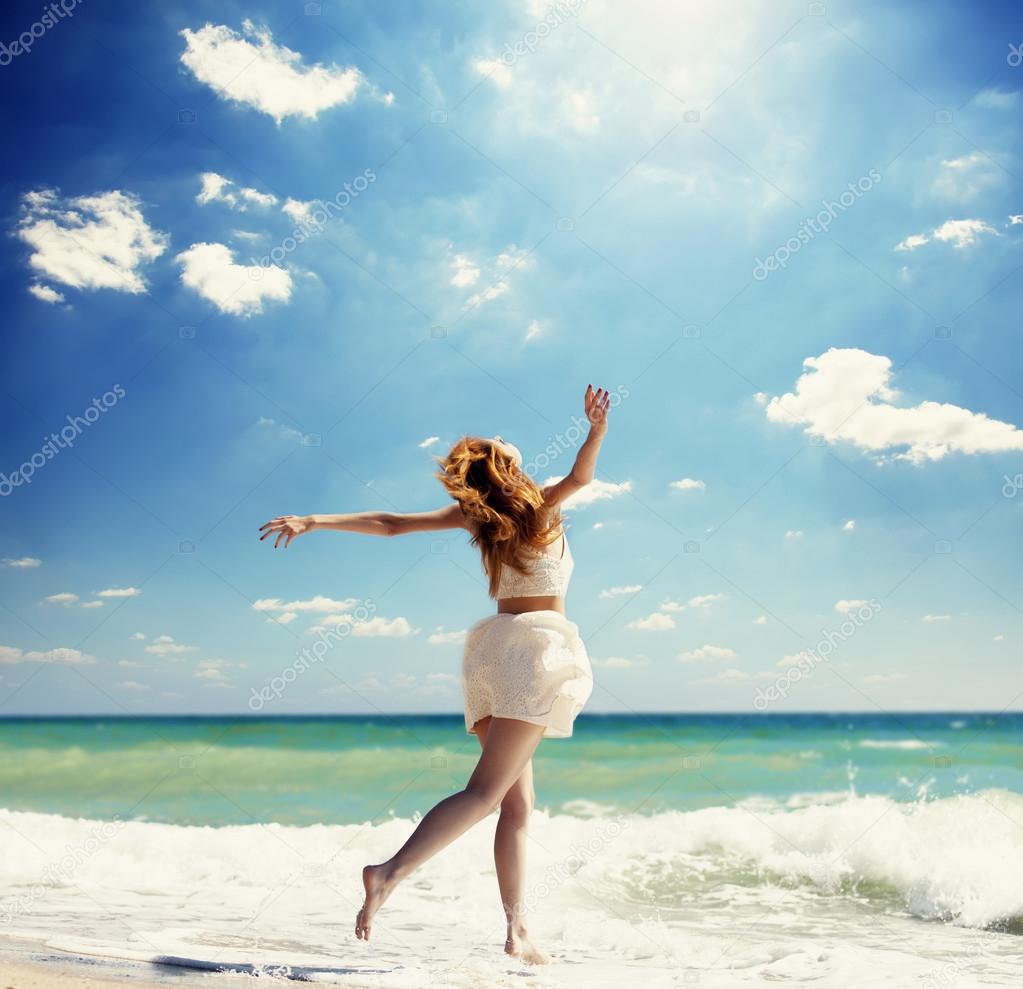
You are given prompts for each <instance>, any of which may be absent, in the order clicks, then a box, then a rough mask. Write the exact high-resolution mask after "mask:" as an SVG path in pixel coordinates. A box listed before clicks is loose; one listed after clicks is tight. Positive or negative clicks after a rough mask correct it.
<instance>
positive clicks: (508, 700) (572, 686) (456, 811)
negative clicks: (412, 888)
mask: <svg viewBox="0 0 1023 989" xmlns="http://www.w3.org/2000/svg"><path fill="white" fill-rule="evenodd" d="M584 405H585V411H586V417H587V419H588V420H589V422H590V430H589V435H588V436H587V438H586V441H585V442H584V443H583V445H582V447H581V448H580V450H579V453H578V455H577V456H576V461H575V464H574V465H573V467H572V470H571V471H570V472H569V473H568V475H567V476H565V477H564V478H562V479H561V480H560V481H558V482H556V483H553V484H549V485H547V486H546V487H544V488H541V487H540V486H539V485H537V484H536V483H535V482H534V481H533V480H532V478H530V477H529V476H528V475H527V474H526V473H525V471H523V469H522V454H521V453H520V452H519V450H518V448H517V447H515V446H514V445H513V444H511V443H508V442H507V441H506V440H504V439H503V438H502V437H500V436H494V437H493V438H490V439H484V438H480V437H465V438H463V439H461V440H459V442H458V443H456V444H455V446H454V447H453V449H452V450H451V452H450V453H449V454H448V455H447V457H446V458H444V459H443V460H440V458H438V461H439V463H440V467H441V469H440V470H439V471H438V473H437V475H436V476H437V477H438V478H439V479H440V481H441V483H442V484H443V485H444V487H445V489H446V490H447V491H448V493H449V494H450V495H451V497H452V498H453V499H454V504H452V505H448V506H446V507H445V508H441V509H438V510H437V511H433V512H420V513H416V514H411V515H400V514H395V513H391V512H358V513H355V514H349V515H306V516H295V515H284V516H281V517H279V518H275V519H273V520H272V521H270V522H267V523H266V524H265V525H263V526H261V528H260V531H261V532H263V535H262V536H260V541H262V540H264V539H266V538H267V537H269V536H274V535H275V534H276V537H275V539H274V544H273V545H274V548H276V547H277V546H279V545H280V544H281V542H282V540H283V542H284V546H285V548H287V546H288V545H289V543H290V542H291V540H292V539H294V538H295V537H296V536H300V535H302V534H304V533H306V532H312V531H314V530H317V529H337V530H340V531H343V532H362V533H369V534H371V535H380V536H396V535H403V534H405V533H409V532H424V531H432V530H437V529H466V530H467V531H468V532H469V533H470V534H471V536H472V540H471V541H472V544H473V545H474V546H477V547H478V548H479V550H480V553H481V555H482V564H483V570H484V573H485V574H486V575H487V578H488V581H489V593H490V596H491V597H492V598H494V599H496V600H497V613H496V614H494V615H490V616H488V617H486V618H484V619H482V620H480V621H478V622H476V624H475V625H473V626H472V627H471V628H470V629H469V631H468V632H467V633H466V639H465V648H464V651H463V655H462V692H463V695H464V699H465V728H466V731H467V732H468V733H469V734H473V735H476V736H477V737H478V739H479V742H480V745H481V746H482V749H483V753H482V755H481V756H480V759H479V762H478V763H477V764H476V768H475V769H474V770H473V773H472V776H471V777H470V778H469V782H468V783H467V784H466V786H465V789H464V790H462V791H460V792H459V793H455V794H452V795H451V796H450V797H447V798H445V799H444V800H442V801H441V802H440V803H439V804H437V805H436V806H435V807H434V808H433V809H432V810H431V811H430V812H429V813H428V814H427V815H426V816H425V817H423V819H422V820H421V821H420V822H419V825H418V826H417V827H416V830H415V831H414V832H413V834H412V836H411V837H410V838H409V839H408V841H406V842H405V844H404V845H403V846H402V847H401V848H400V849H399V850H398V851H397V852H396V853H395V854H394V855H393V856H392V857H391V858H389V859H388V860H387V861H386V862H382V863H380V864H378V865H367V866H366V867H365V868H364V869H363V870H362V881H363V885H364V886H365V888H366V899H365V902H364V903H363V906H362V909H361V910H360V911H359V913H358V916H357V917H356V920H355V933H356V936H357V937H358V938H360V939H364V940H367V941H368V940H369V935H370V930H371V927H372V922H373V916H374V914H375V913H376V912H377V910H378V909H379V908H380V907H381V905H382V904H383V903H384V901H385V900H386V899H387V897H388V896H390V894H391V893H392V892H393V891H394V888H395V886H397V885H398V883H399V882H401V880H402V879H404V878H406V877H407V876H408V875H409V874H410V873H411V872H413V871H414V870H415V869H416V868H418V867H419V866H420V865H422V864H423V863H424V862H425V861H426V860H427V859H429V858H431V857H432V856H433V855H436V853H437V852H439V851H440V850H441V849H442V848H444V847H445V846H447V845H448V844H450V843H451V842H452V841H453V840H454V839H455V838H457V837H458V836H459V835H460V834H462V833H463V832H465V831H466V830H468V829H469V828H470V827H472V825H474V824H476V823H477V822H479V821H481V820H482V819H483V818H484V817H486V816H487V815H488V814H490V813H491V812H492V811H493V810H494V809H495V808H497V807H498V806H500V809H501V812H500V817H499V819H498V822H497V831H496V834H495V837H494V861H495V864H496V866H497V880H498V886H499V888H500V892H501V902H502V905H503V907H504V911H505V917H506V920H507V924H508V932H507V940H506V941H505V949H504V950H505V951H506V952H507V953H508V954H510V955H515V956H516V957H519V958H522V959H523V960H524V961H527V962H531V963H538V962H545V961H547V960H548V959H547V956H546V955H544V954H543V953H542V952H541V951H540V950H539V949H538V948H536V947H535V945H534V944H533V943H532V942H531V941H530V938H529V935H528V933H527V931H526V923H525V917H524V914H523V883H524V880H525V857H526V825H527V821H528V818H529V814H530V811H531V810H532V807H533V801H534V793H533V766H532V757H533V752H534V751H535V749H536V747H537V745H538V744H539V742H540V739H541V738H543V737H549V738H567V737H569V736H571V734H572V726H573V722H574V720H575V717H576V715H578V713H579V712H580V710H582V708H583V706H584V705H585V703H586V701H587V700H588V699H589V696H590V693H591V691H592V689H593V672H592V669H591V667H590V661H589V657H588V656H587V654H586V648H585V646H584V645H583V642H582V639H580V637H579V630H578V627H577V626H576V625H575V623H574V622H570V621H569V620H568V619H567V618H566V617H565V600H564V596H565V590H566V588H567V585H568V581H569V577H570V576H571V572H572V566H573V563H572V555H571V553H570V551H569V549H568V543H567V540H566V537H565V532H564V528H563V525H562V519H561V514H560V511H559V509H558V505H559V504H560V503H561V502H562V501H564V500H565V499H566V498H568V497H569V496H570V495H572V494H575V492H577V491H579V490H580V489H582V488H584V487H585V486H586V485H587V484H589V483H590V481H592V480H593V475H594V471H595V469H596V465H597V454H598V453H599V451H600V445H601V443H602V442H603V439H604V434H605V433H606V432H607V417H608V409H609V406H610V395H609V393H608V392H607V391H606V390H604V389H602V388H598V389H596V390H594V389H593V386H592V385H587V387H586V394H585V397H584ZM264 530H265V531H264ZM549 548H550V550H549Z"/></svg>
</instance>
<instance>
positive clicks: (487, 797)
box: [465, 783, 505, 818]
mask: <svg viewBox="0 0 1023 989" xmlns="http://www.w3.org/2000/svg"><path fill="white" fill-rule="evenodd" d="M465 792H466V793H467V794H468V795H469V796H470V797H472V798H473V799H474V800H475V801H476V804H477V807H478V809H479V816H480V817H481V818H482V817H486V816H487V814H490V813H492V812H493V811H495V810H497V808H498V807H499V806H500V805H501V801H502V799H503V798H504V796H505V794H504V793H503V792H502V791H501V790H499V789H497V788H496V787H494V786H491V785H489V784H485V783H469V785H468V786H466V788H465Z"/></svg>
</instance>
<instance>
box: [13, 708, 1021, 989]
mask: <svg viewBox="0 0 1023 989" xmlns="http://www.w3.org/2000/svg"><path fill="white" fill-rule="evenodd" d="M478 753H479V747H478V743H477V741H476V739H475V738H474V737H472V736H469V735H467V734H466V733H465V729H464V724H463V721H462V717H461V715H450V716H448V715H437V716H394V717H380V716H373V717H364V716H349V717H294V718H253V717H248V718H227V717H225V718H199V717H196V718H102V717H97V718H53V719H29V718H24V719H7V720H2V721H0V808H2V810H0V937H2V938H3V940H4V943H5V944H7V945H8V946H9V945H24V946H25V947H26V950H28V949H31V950H33V951H36V952H37V953H38V952H40V951H42V952H52V953H55V954H61V953H65V952H66V953H71V954H74V955H80V956H88V957H95V958H106V959H121V960H125V961H128V962H131V963H133V964H135V965H142V966H152V965H153V964H154V963H168V962H173V963H174V964H177V965H186V966H191V967H193V968H196V969H208V970H216V969H227V970H234V971H238V972H244V973H249V974H280V975H290V976H292V977H298V978H304V979H312V980H314V981H321V982H327V983H333V984H340V985H345V986H377V987H410V986H423V987H425V986H436V987H442V986H451V987H470V986H471V987H477V986H511V985H523V984H524V980H525V984H528V985H529V986H530V987H544V986H560V985H566V986H568V985H572V986H616V987H621V986H622V985H631V984H640V983H642V984H643V985H644V987H646V989H652V987H660V986H665V987H667V986H686V985H699V986H701V987H706V986H711V987H715V986H741V985H754V984H758V985H759V984H762V983H764V982H771V981H782V982H789V983H797V984H800V983H804V982H805V983H813V984H815V985H829V986H830V985H835V986H875V985H876V986H881V985H884V986H925V987H943V986H973V985H1004V986H1008V985H1018V984H1019V983H1020V979H1021V976H1023V938H1021V936H1020V935H1021V934H1023V795H1021V794H1023V714H1020V713H1015V714H1010V713H1004V714H977V713H928V714H917V713H913V714H886V715H881V714H798V715H795V714H794V715H781V714H763V715H728V714H713V715H712V714H707V715H689V714H686V715H683V714H645V715H598V714H590V713H585V714H583V715H581V716H580V717H579V719H578V720H577V722H576V728H575V735H574V737H572V738H571V739H549V740H545V741H543V742H541V745H540V748H539V750H538V752H537V754H536V756H535V757H534V768H535V776H536V791H537V808H536V811H535V812H534V817H533V821H532V824H531V827H530V835H529V878H528V881H527V889H528V891H529V892H528V894H527V902H528V904H529V917H530V928H531V931H532V933H533V936H534V938H535V940H536V941H538V943H539V944H540V945H541V947H543V948H544V949H545V950H547V951H548V952H549V953H550V954H551V955H552V957H553V962H552V964H551V965H549V966H546V967H544V968H539V969H526V968H525V967H524V966H522V965H521V964H520V963H518V962H516V961H515V960H513V959H509V958H507V957H506V956H504V955H503V953H502V951H501V947H502V944H503V938H504V918H503V913H502V910H501V905H500V900H499V897H498V893H497V884H496V879H495V872H494V866H493V859H492V842H493V831H494V824H495V822H496V815H495V816H492V817H490V818H488V819H487V820H485V821H483V822H481V823H480V824H479V825H478V826H477V827H475V828H474V829H472V830H471V831H470V832H469V833H468V834H466V835H464V836H463V837H462V838H460V839H458V840H457V841H456V842H455V843H454V844H453V845H451V846H449V847H448V848H447V849H445V850H444V851H442V852H441V853H440V854H439V855H438V856H437V857H435V858H434V859H432V860H431V861H430V862H428V863H427V864H426V865H425V866H423V867H422V868H421V869H420V870H419V871H418V872H416V873H415V874H414V875H413V876H412V877H411V878H410V879H408V880H407V881H406V882H405V883H404V884H403V885H402V886H401V887H399V888H398V890H397V891H396V892H395V893H394V895H393V896H392V897H391V899H390V900H389V901H388V902H387V904H386V905H385V906H384V908H383V909H382V911H381V913H380V914H379V915H378V917H377V919H376V921H375V924H374V933H373V940H372V941H371V942H369V943H368V944H367V943H364V942H360V941H357V940H356V939H355V938H354V935H353V933H352V927H353V922H354V917H355V913H356V911H357V910H358V908H359V905H360V903H361V899H362V893H361V883H360V878H359V876H360V870H361V867H362V866H363V865H364V864H366V863H368V862H377V861H381V860H383V859H385V858H387V857H388V856H389V855H390V854H391V853H392V852H393V851H394V850H396V849H397V848H398V847H399V845H400V844H401V843H402V842H403V841H404V840H405V838H406V837H407V836H408V834H409V833H410V832H411V830H412V828H413V827H414V825H415V822H416V821H417V820H418V819H419V817H420V816H421V815H422V814H423V813H425V812H426V811H427V810H428V809H429V808H430V807H431V806H432V805H433V804H434V803H435V802H436V801H437V800H439V799H441V798H442V797H444V796H445V795H447V794H449V793H452V792H454V791H455V790H458V789H460V788H461V787H462V786H463V785H464V783H465V780H466V779H467V777H468V775H469V773H470V772H471V770H472V767H473V765H474V764H475V761H476V759H477V757H478ZM208 978H214V979H215V978H216V976H211V977H208Z"/></svg>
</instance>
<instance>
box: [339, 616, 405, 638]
mask: <svg viewBox="0 0 1023 989" xmlns="http://www.w3.org/2000/svg"><path fill="white" fill-rule="evenodd" d="M416 631H417V629H414V628H413V627H412V626H411V625H410V624H409V623H408V619H407V618H380V617H377V618H370V619H367V620H366V621H362V622H357V623H356V624H355V625H353V626H352V635H354V636H358V637H372V636H387V637H395V636H398V637H400V636H405V635H414V634H415V633H416Z"/></svg>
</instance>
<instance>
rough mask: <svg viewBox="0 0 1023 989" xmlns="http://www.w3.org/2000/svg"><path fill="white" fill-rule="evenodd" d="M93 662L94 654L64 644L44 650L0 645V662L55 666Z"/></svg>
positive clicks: (94, 659)
mask: <svg viewBox="0 0 1023 989" xmlns="http://www.w3.org/2000/svg"><path fill="white" fill-rule="evenodd" d="M95 662H96V658H95V656H90V655H89V654H88V653H84V652H79V651H78V650H77V649H69V648H67V647H66V646H58V647H57V648H56V649H47V650H46V651H45V652H36V651H31V652H22V651H21V650H20V649H17V648H15V647H14V646H0V664H13V663H52V664H54V665H55V666H83V665H86V664H88V663H95Z"/></svg>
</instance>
